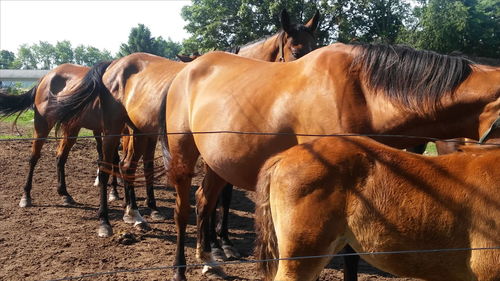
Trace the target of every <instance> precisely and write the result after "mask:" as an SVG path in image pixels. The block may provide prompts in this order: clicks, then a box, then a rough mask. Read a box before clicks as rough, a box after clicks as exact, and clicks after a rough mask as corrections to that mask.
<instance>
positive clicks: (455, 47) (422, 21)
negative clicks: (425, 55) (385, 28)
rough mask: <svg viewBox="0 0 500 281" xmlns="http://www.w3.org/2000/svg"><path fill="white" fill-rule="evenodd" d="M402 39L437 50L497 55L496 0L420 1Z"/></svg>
mask: <svg viewBox="0 0 500 281" xmlns="http://www.w3.org/2000/svg"><path fill="white" fill-rule="evenodd" d="M414 14H415V15H416V16H417V17H418V24H417V25H415V26H413V30H411V32H408V34H407V36H406V38H405V40H402V41H409V42H410V43H413V45H414V46H415V47H418V48H422V49H428V50H434V51H437V52H441V53H450V52H454V51H459V52H461V53H464V54H467V55H470V56H486V57H494V58H500V0H429V1H422V3H421V6H419V7H417V8H416V9H415V11H414Z"/></svg>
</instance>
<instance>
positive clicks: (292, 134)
mask: <svg viewBox="0 0 500 281" xmlns="http://www.w3.org/2000/svg"><path fill="white" fill-rule="evenodd" d="M209 134H234V135H257V136H295V137H356V136H357V137H371V138H377V137H378V138H406V139H419V140H423V141H427V142H436V141H441V142H448V143H463V144H481V145H490V146H500V143H481V142H479V141H475V140H463V138H462V140H459V138H454V139H440V138H435V137H423V136H412V135H397V134H360V133H336V134H308V133H289V132H251V131H248V132H245V131H232V130H218V131H197V132H167V133H165V134H162V133H138V134H111V135H101V136H67V137H62V136H54V137H43V138H8V139H0V142H9V141H35V140H63V139H90V138H92V139H93V138H109V137H134V136H163V135H209Z"/></svg>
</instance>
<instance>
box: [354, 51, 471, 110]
mask: <svg viewBox="0 0 500 281" xmlns="http://www.w3.org/2000/svg"><path fill="white" fill-rule="evenodd" d="M355 49H357V50H359V51H360V54H359V55H357V56H356V57H355V58H354V60H353V63H352V64H351V70H354V69H359V70H361V72H362V73H365V75H364V77H361V79H364V80H365V82H366V83H367V84H368V87H369V88H372V89H373V90H375V91H376V93H377V94H381V95H385V96H386V97H388V98H389V99H391V100H392V101H394V102H395V103H396V105H397V106H399V107H400V108H402V109H404V110H411V111H414V112H416V113H418V114H420V115H425V114H434V113H435V112H436V111H437V110H438V109H439V108H440V107H441V99H442V98H443V97H445V96H446V95H453V93H454V91H455V90H456V89H457V88H458V86H459V85H460V84H461V83H462V82H463V81H465V80H466V79H467V78H468V77H469V76H470V74H471V73H472V68H471V65H472V62H471V61H469V60H467V59H465V58H462V57H454V56H448V55H441V54H438V53H435V52H432V51H421V50H415V49H413V48H410V47H407V46H401V45H396V46H390V45H376V44H367V45H357V46H355Z"/></svg>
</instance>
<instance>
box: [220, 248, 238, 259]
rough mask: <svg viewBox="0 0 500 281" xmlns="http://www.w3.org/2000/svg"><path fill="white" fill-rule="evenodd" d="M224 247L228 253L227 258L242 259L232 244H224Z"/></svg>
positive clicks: (225, 252)
mask: <svg viewBox="0 0 500 281" xmlns="http://www.w3.org/2000/svg"><path fill="white" fill-rule="evenodd" d="M222 249H223V250H224V254H225V255H226V257H227V259H231V260H232V259H236V260H239V259H241V254H240V253H239V252H238V250H236V248H235V247H233V246H230V245H224V246H222Z"/></svg>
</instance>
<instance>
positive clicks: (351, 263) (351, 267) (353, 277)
mask: <svg viewBox="0 0 500 281" xmlns="http://www.w3.org/2000/svg"><path fill="white" fill-rule="evenodd" d="M342 252H343V253H344V254H355V253H356V252H355V251H354V249H353V248H352V247H351V246H349V245H346V246H345V247H344V250H343V251H342ZM358 265H359V256H358V255H348V256H344V281H358Z"/></svg>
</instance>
